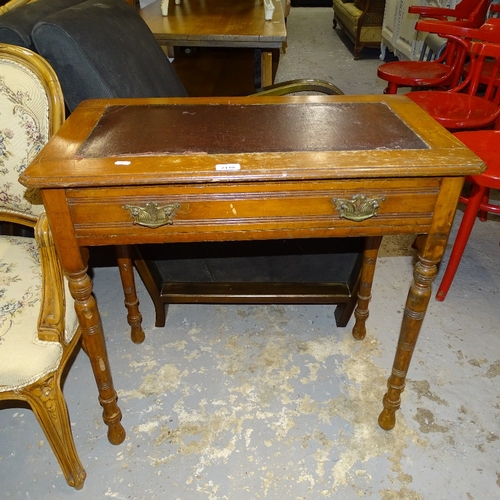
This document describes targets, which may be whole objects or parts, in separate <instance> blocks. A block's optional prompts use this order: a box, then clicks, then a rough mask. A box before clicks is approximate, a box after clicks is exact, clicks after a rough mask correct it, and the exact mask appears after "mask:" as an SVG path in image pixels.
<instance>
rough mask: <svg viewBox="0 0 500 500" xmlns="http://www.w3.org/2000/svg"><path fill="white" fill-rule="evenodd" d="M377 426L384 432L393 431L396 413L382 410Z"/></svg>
mask: <svg viewBox="0 0 500 500" xmlns="http://www.w3.org/2000/svg"><path fill="white" fill-rule="evenodd" d="M378 425H380V427H381V428H382V429H384V431H390V430H392V429H394V426H395V425H396V411H395V410H387V409H386V408H384V409H383V410H382V412H381V413H380V415H379V417H378Z"/></svg>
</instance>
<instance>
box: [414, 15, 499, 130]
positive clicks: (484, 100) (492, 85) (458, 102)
mask: <svg viewBox="0 0 500 500" xmlns="http://www.w3.org/2000/svg"><path fill="white" fill-rule="evenodd" d="M497 21H500V19H497ZM468 43H469V44H470V47H471V48H470V51H469V56H470V60H471V67H470V72H469V74H468V75H467V78H465V79H464V80H463V81H462V82H461V83H460V84H459V85H457V86H456V87H454V88H452V89H451V90H448V91H439V90H428V91H418V92H410V93H408V94H406V95H407V96H408V97H409V98H410V99H411V100H412V101H413V102H415V103H416V104H418V105H419V106H420V107H421V108H422V109H424V110H425V111H426V112H427V113H428V114H430V115H431V116H432V117H433V118H434V119H435V120H437V121H438V122H439V123H440V124H441V125H443V126H444V127H445V128H447V129H448V130H452V131H458V130H464V129H469V130H470V129H480V128H487V127H492V126H493V124H494V123H495V121H496V120H497V118H498V117H499V116H500V107H499V103H500V45H499V44H493V43H487V42H468ZM485 62H487V63H488V66H489V68H490V76H489V78H488V81H487V82H484V79H483V78H482V72H483V68H484V65H485Z"/></svg>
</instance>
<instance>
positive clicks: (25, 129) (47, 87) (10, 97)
mask: <svg viewBox="0 0 500 500" xmlns="http://www.w3.org/2000/svg"><path fill="white" fill-rule="evenodd" d="M63 120H64V100H63V96H62V91H61V87H60V85H59V83H58V80H57V76H56V74H55V73H54V70H53V69H52V68H51V67H50V65H49V64H48V63H47V61H45V60H44V59H43V58H42V57H40V56H39V55H38V54H35V53H34V52H32V51H30V50H28V49H25V48H22V47H15V46H11V45H6V44H0V172H1V174H2V177H1V179H2V182H1V185H0V219H1V220H3V221H7V222H16V223H23V224H25V225H28V226H34V225H35V223H36V221H37V219H38V216H39V215H40V214H41V213H42V211H43V204H42V202H41V199H40V197H39V196H38V193H37V192H34V191H29V190H28V191H27V190H26V188H25V187H24V186H22V185H21V184H20V183H19V181H18V178H19V175H20V174H21V173H22V172H23V171H24V169H25V168H26V167H27V166H28V165H29V164H30V163H31V162H32V160H33V159H34V158H35V156H36V155H37V154H38V152H39V151H40V150H41V149H42V147H43V146H44V145H45V143H46V142H47V140H48V138H49V137H50V136H51V135H52V134H53V133H54V132H55V131H56V130H57V129H58V128H59V126H60V125H61V124H62V122H63Z"/></svg>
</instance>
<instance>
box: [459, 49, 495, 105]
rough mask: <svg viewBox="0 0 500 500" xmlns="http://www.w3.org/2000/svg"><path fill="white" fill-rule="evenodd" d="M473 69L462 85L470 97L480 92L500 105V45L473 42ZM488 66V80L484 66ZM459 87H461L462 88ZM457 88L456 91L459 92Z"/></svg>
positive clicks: (471, 52)
mask: <svg viewBox="0 0 500 500" xmlns="http://www.w3.org/2000/svg"><path fill="white" fill-rule="evenodd" d="M470 58H471V69H470V72H469V74H468V75H467V78H466V79H465V80H464V82H463V83H462V84H461V85H460V86H461V87H462V88H463V89H467V93H468V94H470V95H476V94H477V93H478V92H480V95H481V97H483V98H485V99H487V100H488V101H492V102H494V103H495V104H497V105H498V104H500V44H498V43H489V42H473V43H472V44H471V50H470ZM485 64H487V65H488V78H487V79H486V80H485V77H484V72H483V69H484V66H485ZM460 86H459V87H460ZM459 87H456V89H454V91H459Z"/></svg>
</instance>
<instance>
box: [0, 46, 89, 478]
mask: <svg viewBox="0 0 500 500" xmlns="http://www.w3.org/2000/svg"><path fill="white" fill-rule="evenodd" d="M63 106H64V105H63V97H62V91H61V87H60V85H59V83H58V81H57V77H56V75H55V73H54V71H53V70H52V68H51V67H50V66H49V64H48V63H47V62H46V61H45V60H44V59H43V58H41V57H40V56H39V55H37V54H35V53H34V52H31V51H30V50H28V49H25V48H21V47H15V46H11V45H6V44H0V172H1V182H0V221H3V222H9V223H16V224H21V225H24V226H27V227H33V226H34V227H35V238H31V237H25V236H10V235H5V234H0V400H22V401H26V402H28V403H29V405H30V406H31V408H32V410H33V412H34V414H35V415H36V417H37V419H38V421H39V422H40V425H41V427H42V429H43V431H44V432H45V435H46V437H47V440H48V441H49V443H50V445H51V447H52V449H53V451H54V454H55V455H56V457H57V459H58V461H59V464H60V465H61V468H62V470H63V473H64V476H65V478H66V481H67V482H68V484H69V485H70V486H74V487H75V488H81V487H82V486H83V482H84V480H85V470H84V469H83V466H82V464H81V463H80V460H79V458H78V455H77V453H76V449H75V445H74V442H73V436H72V435H71V428H70V423H69V416H68V411H67V408H66V403H65V400H64V396H63V394H62V390H61V374H62V371H63V368H64V366H65V364H66V362H67V361H68V359H69V358H70V356H71V353H72V352H73V351H74V349H75V347H77V346H78V341H79V338H80V329H79V327H78V321H77V317H76V313H75V309H74V304H73V299H72V298H71V296H70V294H69V290H68V286H67V284H66V280H65V278H63V274H62V270H61V266H60V264H59V261H58V260H57V256H56V251H55V246H54V243H53V240H52V234H51V232H50V228H49V223H48V219H47V217H46V216H45V213H44V211H43V204H42V203H41V200H40V199H39V198H40V197H39V196H38V194H37V193H36V192H27V191H26V189H25V188H24V187H23V186H22V185H21V184H20V183H19V182H18V177H19V175H20V174H21V173H22V172H23V171H24V169H25V168H26V167H27V166H28V165H29V164H30V163H31V162H32V161H33V159H34V158H35V157H36V155H37V154H38V152H39V151H40V150H41V149H42V147H43V146H44V144H45V143H46V142H47V140H48V138H49V137H50V136H51V135H52V133H53V132H55V130H56V129H57V128H58V127H59V126H60V125H61V123H62V121H63V119H64V107H63Z"/></svg>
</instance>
